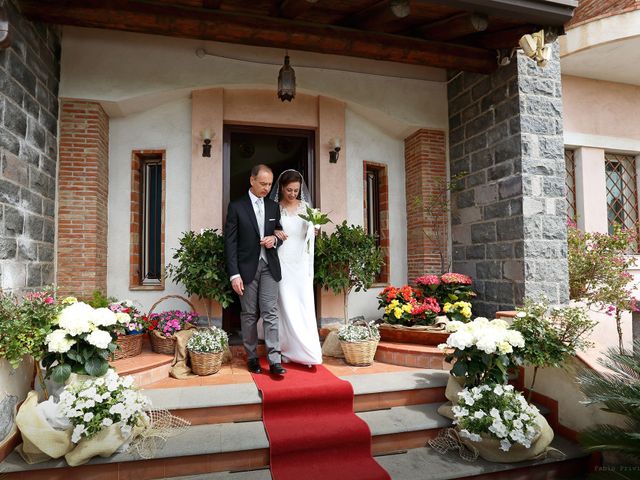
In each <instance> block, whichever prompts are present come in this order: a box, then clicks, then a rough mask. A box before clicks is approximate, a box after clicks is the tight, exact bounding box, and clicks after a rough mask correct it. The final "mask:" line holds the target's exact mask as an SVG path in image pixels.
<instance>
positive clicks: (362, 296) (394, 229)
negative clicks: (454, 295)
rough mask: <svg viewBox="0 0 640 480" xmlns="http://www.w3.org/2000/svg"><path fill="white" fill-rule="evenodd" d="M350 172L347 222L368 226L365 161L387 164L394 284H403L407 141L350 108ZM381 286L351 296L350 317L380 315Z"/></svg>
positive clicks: (405, 262)
mask: <svg viewBox="0 0 640 480" xmlns="http://www.w3.org/2000/svg"><path fill="white" fill-rule="evenodd" d="M345 120H346V122H345V123H346V125H345V130H346V137H347V143H348V145H349V147H348V150H347V159H346V160H347V175H348V178H349V179H350V180H349V182H348V185H349V190H348V192H347V201H348V205H347V221H348V222H349V223H350V224H356V225H364V218H363V214H364V212H363V202H364V192H363V188H364V186H363V181H362V178H363V177H362V175H363V172H362V167H363V165H362V162H363V161H365V160H366V161H369V162H376V163H384V164H386V165H387V175H388V179H389V237H390V239H389V240H390V247H389V251H390V267H391V268H390V278H389V280H390V283H391V284H395V285H400V284H404V283H406V279H407V215H406V206H405V193H404V191H405V188H404V182H405V178H404V141H403V139H402V138H394V137H393V136H390V135H387V134H386V133H385V132H384V131H382V130H381V129H379V128H378V127H377V126H375V125H373V124H372V123H371V122H369V121H368V120H367V119H366V118H364V117H362V116H361V115H359V114H358V113H356V112H354V111H352V110H349V109H347V111H346V119H345ZM380 290H381V288H372V289H370V290H368V291H366V292H357V293H352V294H351V295H350V296H349V316H355V315H364V316H365V318H367V319H375V318H378V317H380V312H379V311H378V301H377V300H376V295H377V294H378V293H379V292H380Z"/></svg>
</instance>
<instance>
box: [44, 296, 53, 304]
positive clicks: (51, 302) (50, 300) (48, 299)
mask: <svg viewBox="0 0 640 480" xmlns="http://www.w3.org/2000/svg"><path fill="white" fill-rule="evenodd" d="M53 302H54V300H53V297H47V298H45V299H44V303H46V304H47V305H51V304H53Z"/></svg>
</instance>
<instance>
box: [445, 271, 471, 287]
mask: <svg viewBox="0 0 640 480" xmlns="http://www.w3.org/2000/svg"><path fill="white" fill-rule="evenodd" d="M440 279H441V280H442V282H443V283H458V284H460V285H471V283H472V281H471V277H469V276H468V275H464V274H462V273H453V272H451V273H445V274H443V275H442V276H441V277H440Z"/></svg>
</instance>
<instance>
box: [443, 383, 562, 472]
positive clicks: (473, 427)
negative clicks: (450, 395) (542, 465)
mask: <svg viewBox="0 0 640 480" xmlns="http://www.w3.org/2000/svg"><path fill="white" fill-rule="evenodd" d="M452 410H453V415H454V418H453V423H454V424H455V425H456V429H457V430H458V432H459V434H460V438H461V440H462V442H463V443H464V444H466V445H467V446H469V447H471V449H472V450H475V451H477V452H478V454H479V455H480V456H481V457H482V458H484V459H485V460H488V461H490V462H501V463H509V462H520V461H524V460H529V459H531V458H534V457H536V456H537V455H540V454H541V453H543V452H544V451H545V450H546V448H547V447H548V445H549V443H551V440H553V431H552V430H551V427H549V424H548V423H547V421H546V420H545V419H544V417H542V416H541V415H540V412H539V411H538V409H537V408H536V407H534V406H533V405H529V404H528V403H527V401H526V400H525V399H524V397H523V396H522V394H521V393H520V392H516V391H514V389H513V386H512V385H502V384H499V383H498V384H495V383H490V384H483V385H480V386H477V387H472V388H465V389H463V390H462V391H461V392H460V393H459V395H458V403H457V405H455V406H454V407H453V409H452Z"/></svg>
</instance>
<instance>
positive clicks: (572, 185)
mask: <svg viewBox="0 0 640 480" xmlns="http://www.w3.org/2000/svg"><path fill="white" fill-rule="evenodd" d="M574 153H575V152H574V150H565V151H564V165H565V172H566V191H567V196H566V198H567V216H568V217H569V219H570V220H573V221H574V222H577V221H578V209H577V207H576V161H575V155H574Z"/></svg>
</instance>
